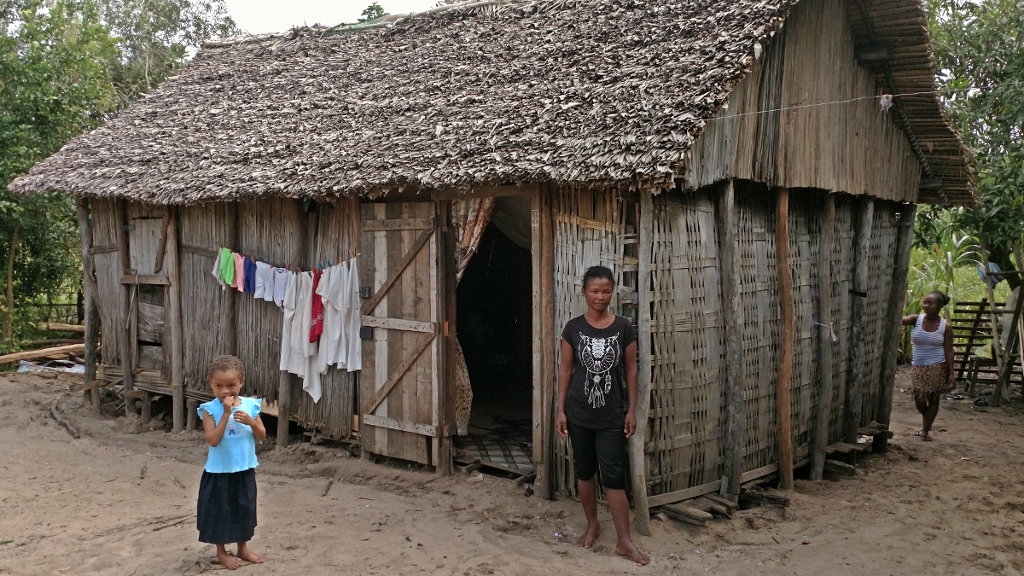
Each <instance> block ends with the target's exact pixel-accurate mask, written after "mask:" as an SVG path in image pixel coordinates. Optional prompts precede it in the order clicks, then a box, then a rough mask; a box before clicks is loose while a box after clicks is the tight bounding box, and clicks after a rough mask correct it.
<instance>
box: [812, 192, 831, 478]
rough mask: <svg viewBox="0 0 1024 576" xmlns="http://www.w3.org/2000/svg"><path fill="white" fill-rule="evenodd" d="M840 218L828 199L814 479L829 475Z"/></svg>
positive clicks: (821, 256) (821, 263)
mask: <svg viewBox="0 0 1024 576" xmlns="http://www.w3.org/2000/svg"><path fill="white" fill-rule="evenodd" d="M835 221H836V199H835V197H834V196H832V195H831V194H828V195H827V196H826V198H825V211H824V213H823V214H822V217H821V232H820V240H819V243H818V247H819V250H818V304H819V309H818V324H820V325H819V326H817V328H818V403H817V405H816V406H815V407H814V429H813V430H812V432H811V473H810V478H811V480H821V478H822V477H823V476H824V474H825V446H826V445H828V424H829V422H828V420H829V419H828V413H829V410H830V409H831V404H832V334H833V333H834V331H833V329H832V244H833V234H834V227H835Z"/></svg>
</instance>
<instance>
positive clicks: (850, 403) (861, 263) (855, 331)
mask: <svg viewBox="0 0 1024 576" xmlns="http://www.w3.org/2000/svg"><path fill="white" fill-rule="evenodd" d="M859 204H860V206H859V208H860V209H859V210H858V219H857V230H856V236H855V237H854V246H855V249H854V256H853V262H854V264H853V290H852V294H851V296H852V298H851V300H852V303H851V310H852V313H851V314H850V347H849V361H848V364H847V369H846V402H845V403H844V405H843V437H844V438H845V439H846V441H847V442H851V443H856V442H857V429H858V428H860V414H861V404H862V402H861V399H862V398H863V396H864V322H865V317H866V316H867V310H866V301H867V293H868V290H869V288H868V258H870V257H871V226H872V222H873V220H874V217H875V200H874V198H870V197H868V196H863V197H861V199H860V201H859Z"/></svg>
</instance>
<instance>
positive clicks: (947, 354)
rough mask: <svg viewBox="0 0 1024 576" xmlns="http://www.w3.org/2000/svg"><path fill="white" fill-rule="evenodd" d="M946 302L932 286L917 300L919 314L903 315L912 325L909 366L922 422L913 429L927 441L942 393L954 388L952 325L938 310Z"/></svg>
mask: <svg viewBox="0 0 1024 576" xmlns="http://www.w3.org/2000/svg"><path fill="white" fill-rule="evenodd" d="M946 304H949V296H946V295H945V294H944V293H942V292H940V291H938V290H933V291H931V292H929V293H928V294H926V295H925V297H924V299H923V300H922V301H921V311H922V312H923V314H911V315H910V316H904V317H903V325H904V326H913V327H914V328H913V330H911V332H910V340H911V342H913V343H914V356H913V359H912V360H911V364H912V365H913V368H912V369H911V372H910V375H911V378H912V379H913V382H914V404H915V405H917V411H918V412H920V413H921V417H922V419H923V426H922V427H921V429H920V430H918V431H917V432H915V433H914V435H915V436H920V437H921V439H922V440H925V441H931V439H932V437H931V429H932V423H934V422H935V416H936V415H938V413H939V399H940V398H941V396H942V394H943V393H945V392H949V391H950V390H952V389H954V388H956V377H955V376H954V375H953V328H952V327H951V326H950V325H949V323H948V322H946V320H945V319H944V318H942V317H941V316H939V312H941V311H942V309H943V308H944V307H945V306H946Z"/></svg>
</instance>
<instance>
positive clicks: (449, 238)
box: [356, 201, 459, 476]
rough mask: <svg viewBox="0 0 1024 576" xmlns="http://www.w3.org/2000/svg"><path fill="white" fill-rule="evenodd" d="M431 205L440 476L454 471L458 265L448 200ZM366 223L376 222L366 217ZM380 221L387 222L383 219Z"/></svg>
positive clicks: (437, 442)
mask: <svg viewBox="0 0 1024 576" xmlns="http://www.w3.org/2000/svg"><path fill="white" fill-rule="evenodd" d="M434 204H435V206H434V209H435V212H434V218H433V220H432V221H431V222H429V226H430V228H434V226H435V225H436V226H437V233H438V234H440V236H439V237H438V243H437V258H438V261H437V262H436V263H431V265H433V266H437V279H438V283H439V286H438V294H437V295H436V297H437V304H436V305H437V307H438V308H437V311H438V314H437V318H438V320H439V321H440V322H441V325H442V328H443V329H442V330H440V334H441V353H440V354H439V355H438V358H437V361H438V363H439V364H440V365H439V366H435V370H437V375H438V378H437V382H436V384H435V385H436V386H437V420H436V423H437V426H438V428H439V429H440V430H441V431H442V432H441V433H440V434H438V435H437V436H436V437H435V439H434V440H432V442H433V443H434V444H435V448H434V454H435V457H434V462H435V464H434V469H435V470H436V472H437V473H438V474H441V475H442V476H450V475H452V474H453V473H454V471H455V468H454V462H453V461H452V456H453V454H452V435H451V433H450V432H448V431H449V430H451V426H450V425H449V424H450V423H452V422H454V421H455V420H454V418H455V412H454V410H453V406H451V398H453V397H454V395H453V394H452V389H451V386H453V385H454V383H455V370H456V365H455V357H456V349H457V347H458V345H459V340H458V331H457V329H456V325H457V320H458V318H457V316H456V312H457V308H456V294H457V292H456V287H457V286H458V280H457V279H456V275H457V269H458V266H456V264H455V257H454V256H455V254H457V253H458V239H457V238H456V235H455V229H454V228H453V227H452V222H451V218H452V209H451V202H449V201H435V203H434ZM356 208H357V209H358V205H356ZM367 222H380V221H378V220H368V221H367ZM383 222H387V220H384V221H383ZM444 327H446V329H444Z"/></svg>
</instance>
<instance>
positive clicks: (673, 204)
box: [641, 192, 725, 494]
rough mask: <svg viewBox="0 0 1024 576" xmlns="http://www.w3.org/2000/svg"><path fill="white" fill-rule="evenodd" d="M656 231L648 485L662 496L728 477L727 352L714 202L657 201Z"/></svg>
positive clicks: (672, 196)
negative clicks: (724, 466)
mask: <svg viewBox="0 0 1024 576" xmlns="http://www.w3.org/2000/svg"><path fill="white" fill-rule="evenodd" d="M653 223H654V228H653V232H654V233H653V241H654V249H653V252H652V254H653V260H654V262H652V265H651V285H652V289H653V295H652V296H653V298H652V301H653V302H652V315H651V335H650V338H651V346H652V350H651V355H652V358H651V365H652V370H651V372H652V383H651V400H650V414H649V429H648V449H647V451H648V456H647V474H648V476H647V478H648V482H649V485H648V491H649V493H650V494H663V493H667V492H672V491H675V490H680V489H683V488H688V487H690V486H699V485H702V484H707V483H709V482H713V481H715V480H718V479H719V478H720V477H721V465H722V454H723V451H724V450H725V446H724V442H723V441H722V440H723V435H724V426H725V412H724V410H723V392H724V389H723V386H722V381H721V380H722V374H723V363H724V359H725V346H724V334H723V330H722V294H721V288H722V286H721V275H720V272H719V268H718V261H717V254H718V249H717V236H716V234H715V214H714V205H713V201H712V199H711V197H710V196H709V195H708V194H706V193H703V192H698V193H693V194H686V195H681V194H676V193H666V194H662V195H660V196H657V197H656V198H655V199H654V215H653ZM642 337H643V335H641V338H642ZM645 350H646V349H645Z"/></svg>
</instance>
